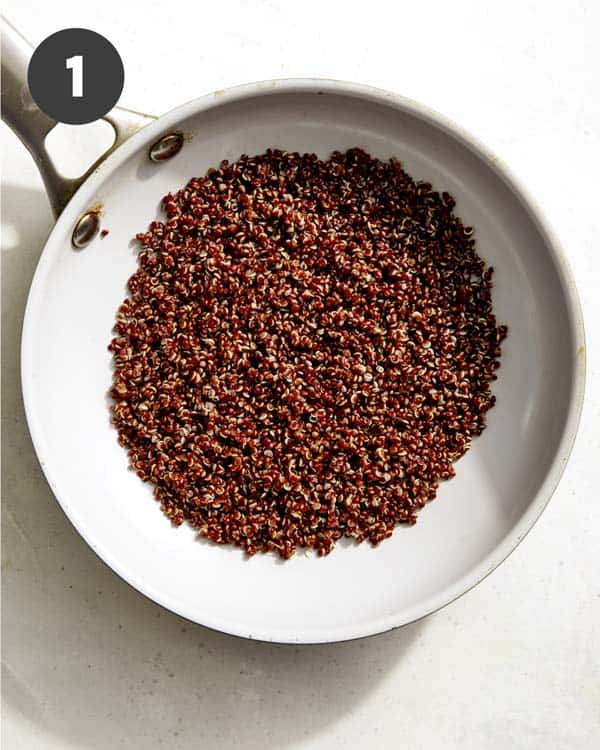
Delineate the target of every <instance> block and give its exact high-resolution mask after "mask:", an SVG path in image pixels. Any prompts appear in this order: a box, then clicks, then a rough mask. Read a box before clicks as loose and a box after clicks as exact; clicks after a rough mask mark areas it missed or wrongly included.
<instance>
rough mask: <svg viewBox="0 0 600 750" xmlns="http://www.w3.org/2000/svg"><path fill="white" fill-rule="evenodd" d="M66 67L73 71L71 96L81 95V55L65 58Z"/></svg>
mask: <svg viewBox="0 0 600 750" xmlns="http://www.w3.org/2000/svg"><path fill="white" fill-rule="evenodd" d="M67 68H68V69H70V70H72V71H73V75H72V79H73V93H72V96H77V97H79V96H83V55H75V57H68V58H67Z"/></svg>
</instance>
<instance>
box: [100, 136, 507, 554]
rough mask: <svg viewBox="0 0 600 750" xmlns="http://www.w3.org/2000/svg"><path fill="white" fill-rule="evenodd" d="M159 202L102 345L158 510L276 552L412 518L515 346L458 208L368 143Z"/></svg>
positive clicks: (264, 161) (274, 154)
mask: <svg viewBox="0 0 600 750" xmlns="http://www.w3.org/2000/svg"><path fill="white" fill-rule="evenodd" d="M163 203H164V209H165V211H166V220H165V221H164V222H154V223H152V224H151V225H150V227H149V230H148V232H147V233H145V234H140V235H138V240H139V241H140V243H141V246H142V247H141V251H140V253H139V267H138V269H137V271H136V272H135V274H134V275H133V276H132V277H131V279H130V280H129V291H130V295H129V297H128V298H127V299H126V300H125V301H124V302H123V304H122V305H121V307H120V309H119V312H118V318H117V324H116V327H115V332H116V337H115V338H114V339H113V341H112V343H111V344H110V347H109V348H110V349H111V351H112V352H113V356H114V364H115V368H114V382H113V387H112V391H111V394H112V397H113V399H114V404H113V406H112V416H113V421H114V424H115V425H116V427H117V429H118V433H119V440H120V442H121V444H122V445H123V446H124V447H125V448H126V449H127V450H128V453H129V460H130V464H131V466H132V467H133V468H134V469H135V471H136V472H137V473H138V475H139V476H140V477H141V479H143V480H144V481H148V482H151V483H152V484H153V485H154V492H155V496H156V498H157V500H158V501H160V504H161V506H162V509H163V511H164V512H165V513H166V515H167V516H168V517H169V518H170V519H171V520H172V521H173V522H174V523H176V524H180V523H182V522H183V521H184V520H187V521H189V522H190V523H191V524H193V526H195V527H196V528H197V529H198V531H199V533H200V534H201V535H202V536H205V537H209V538H210V539H212V540H213V541H215V542H218V543H230V544H236V545H239V546H240V547H242V548H243V549H244V550H245V551H246V552H247V553H248V554H250V555H252V554H254V553H256V552H257V551H270V550H275V551H277V552H278V553H279V554H281V555H282V556H283V557H284V558H288V557H290V556H291V555H292V554H293V553H294V551H295V550H296V548H297V547H298V546H301V547H312V548H314V549H316V550H317V551H318V552H319V553H320V554H326V553H328V552H330V551H331V549H332V548H333V546H334V545H335V542H336V541H337V540H338V539H340V538H341V537H351V538H353V539H355V540H356V541H358V542H362V541H363V540H369V541H370V542H372V543H373V544H376V543H378V542H380V541H381V540H383V539H385V538H386V537H389V536H390V535H391V534H392V532H393V530H394V527H395V526H396V524H398V523H408V524H412V523H414V522H415V520H416V514H417V511H418V510H419V509H420V508H422V507H423V506H424V504H425V503H426V502H427V501H428V500H433V498H434V497H435V495H436V490H437V488H438V485H439V482H440V480H443V479H448V478H449V477H452V476H453V475H454V469H453V466H452V464H453V462H454V461H456V459H458V458H459V457H460V456H461V455H462V454H463V453H464V452H465V451H466V450H467V449H468V447H469V445H470V443H471V439H472V437H473V436H474V435H479V434H480V433H481V431H482V430H483V429H484V427H485V414H486V412H487V410H488V409H489V408H490V407H491V406H493V404H494V400H495V399H494V396H493V395H492V394H491V391H490V382H491V381H492V380H494V379H495V375H494V370H495V369H496V368H497V367H498V366H499V361H498V358H499V356H500V343H501V341H502V339H503V338H504V336H505V335H506V328H505V327H504V326H497V325H496V319H495V317H494V315H493V313H492V304H491V287H492V283H491V276H492V269H491V268H487V269H486V267H485V265H484V263H483V261H482V260H481V259H480V258H479V257H478V256H477V254H476V252H475V246H474V241H473V239H472V238H471V234H472V230H471V229H470V228H465V227H464V226H463V225H462V223H461V221H460V219H459V218H458V217H456V216H455V215H454V214H453V207H454V201H453V199H452V198H451V197H450V196H449V195H448V194H447V193H443V194H441V195H440V194H438V193H436V192H434V191H432V189H431V185H429V184H427V183H418V182H415V181H414V180H413V179H411V177H410V176H409V175H407V174H406V172H404V171H403V170H402V168H401V165H400V164H399V163H398V162H397V161H394V160H391V161H389V162H387V163H384V162H382V161H379V160H377V159H373V158H371V157H370V156H369V155H368V154H366V153H365V152H364V151H361V150H359V149H352V150H350V151H348V152H346V153H340V152H335V153H333V154H332V155H331V157H330V158H329V159H328V160H327V161H321V160H319V159H318V158H317V157H316V156H315V155H314V154H298V153H287V152H282V151H278V150H269V151H267V152H266V153H265V154H263V155H260V156H252V157H249V156H246V155H244V156H242V157H241V158H240V159H239V160H238V161H237V162H235V163H233V164H228V163H227V162H223V163H222V164H221V166H220V168H219V169H217V170H210V171H209V172H208V174H207V175H206V176H205V177H203V178H198V179H192V180H191V181H190V182H189V184H188V185H187V186H186V187H185V188H184V189H182V190H180V191H179V192H178V193H176V194H173V195H171V194H170V195H167V196H166V197H165V198H164V201H163Z"/></svg>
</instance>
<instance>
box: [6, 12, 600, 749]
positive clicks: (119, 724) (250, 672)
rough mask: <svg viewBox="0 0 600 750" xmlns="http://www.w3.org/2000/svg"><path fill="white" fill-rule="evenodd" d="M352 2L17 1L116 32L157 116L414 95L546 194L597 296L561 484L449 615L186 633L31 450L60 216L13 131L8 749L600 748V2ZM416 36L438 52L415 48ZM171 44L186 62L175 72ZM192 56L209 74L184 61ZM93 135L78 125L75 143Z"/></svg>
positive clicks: (590, 305) (35, 26)
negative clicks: (128, 579)
mask: <svg viewBox="0 0 600 750" xmlns="http://www.w3.org/2000/svg"><path fill="white" fill-rule="evenodd" d="M348 5H349V4H347V3H339V2H331V3H328V4H325V3H318V2H305V3H303V4H292V3H284V2H283V0H278V1H277V2H275V1H274V2H245V3H242V2H240V3H237V2H223V3H221V4H216V5H213V6H212V7H210V6H209V4H202V6H201V5H200V4H197V3H184V4H183V5H182V6H178V7H179V10H178V11H173V10H170V11H169V14H168V15H167V16H166V15H165V13H164V12H163V11H162V10H161V6H160V4H158V3H156V2H144V3H139V2H130V3H127V4H124V3H116V2H114V1H113V0H108V1H107V2H104V3H103V4H102V5H101V6H99V5H90V6H89V7H82V6H81V4H75V3H73V2H71V1H70V0H57V2H55V3H53V4H51V5H49V6H47V7H46V6H39V7H38V4H35V6H34V3H33V2H32V1H31V0H21V2H14V1H13V0H5V3H4V6H3V12H4V13H5V14H6V15H7V16H8V17H9V19H10V20H11V21H12V22H13V23H14V24H15V25H17V26H18V27H19V28H20V29H21V30H22V31H23V33H24V34H25V35H26V36H27V37H28V38H29V39H30V40H31V41H32V42H33V43H38V42H39V41H41V40H42V39H43V38H44V37H45V36H47V35H48V34H49V33H51V32H52V31H55V30H57V29H59V28H64V27H68V26H74V25H80V26H87V27H90V28H94V29H96V30H98V31H100V32H101V33H103V34H105V35H106V36H108V37H109V38H110V39H111V40H112V41H113V42H114V43H115V44H116V46H117V48H118V49H119V50H120V52H121V54H122V56H123V59H124V62H125V67H126V85H125V90H124V93H123V96H122V99H121V101H122V103H123V104H124V105H126V106H130V107H132V108H137V109H141V110H143V111H154V112H156V113H160V112H163V111H166V110H167V109H169V108H171V107H173V106H174V105H176V104H178V103H180V102H182V101H185V100H188V99H191V98H194V97H195V96H197V95H198V94H199V93H203V92H205V91H209V90H212V89H219V88H225V87H226V86H229V85H232V84H235V83H241V82H244V81H247V80H258V79H263V78H271V77H283V76H300V75H315V76H329V77H334V78H343V79H350V80H358V81H362V82H364V83H369V84H374V85H378V86H382V87H384V88H388V89H392V90H395V91H398V92H400V93H402V94H404V95H406V96H409V97H414V98H415V99H418V100H420V101H422V102H424V103H425V104H428V105H430V106H432V107H434V108H436V109H438V110H440V111H442V112H444V114H446V115H448V116H450V117H451V118H453V119H455V120H456V121H458V122H459V123H460V124H461V125H463V126H464V127H466V128H467V129H469V130H471V131H472V132H473V133H474V134H475V135H476V136H478V137H479V138H481V139H482V140H483V141H484V142H485V143H486V144H487V145H488V146H489V147H491V148H492V149H493V150H494V151H496V153H498V154H499V155H500V156H501V157H502V158H503V159H504V160H505V161H506V162H507V164H508V165H509V167H511V168H512V170H513V171H514V173H515V174H516V175H517V177H518V178H520V179H521V181H522V182H523V183H524V184H525V185H526V186H527V187H528V188H529V190H530V191H531V192H532V194H533V195H534V196H535V197H536V198H537V200H538V202H539V203H540V205H541V207H542V209H543V210H544V211H545V213H546V215H547V216H548V217H549V219H550V221H551V223H552V225H553V227H554V229H555V230H556V232H557V233H558V236H559V239H560V240H561V241H562V243H563V246H564V248H565V251H566V253H567V255H568V257H569V260H570V263H571V266H572V269H573V271H574V274H575V278H576V280H577V283H578V287H579V291H580V295H581V300H582V304H583V310H584V316H585V321H586V327H587V339H588V341H587V344H588V389H587V397H586V404H585V407H584V413H583V418H582V425H581V431H580V435H579V438H578V440H577V443H576V446H575V450H574V453H573V456H572V459H571V462H570V464H569V467H568V469H567V471H566V474H565V476H564V478H563V480H562V482H561V485H560V487H559V489H558V491H557V493H556V494H555V497H554V499H553V500H552V502H551V503H550V505H549V507H548V509H547V510H546V512H545V513H544V515H543V516H542V519H541V520H540V522H539V523H538V524H537V525H536V527H535V528H534V530H533V531H532V532H531V534H530V535H529V537H528V538H527V539H526V540H525V542H524V543H523V544H522V545H521V547H520V548H519V549H518V550H517V551H516V552H515V553H514V554H513V556H512V557H511V558H510V559H509V560H508V561H507V562H506V563H505V564H504V565H503V566H502V567H501V568H500V569H499V570H498V571H496V572H495V573H494V574H492V576H491V577H490V578H488V579H487V581H485V582H484V583H483V584H481V585H480V586H479V587H478V588H476V589H475V590H474V591H473V592H471V593H470V594H468V595H466V596H465V597H463V598H462V599H461V600H459V601H458V602H456V603H454V604H453V605H451V606H450V607H448V608H446V609H445V610H442V611H441V612H439V613H438V614H436V615H434V616H431V617H429V618H427V619H426V620H424V621H421V622H420V623H417V624H415V625H412V626H409V627H407V628H404V629H403V630H400V631H396V632H393V633H389V634H387V635H384V636H379V637H377V638H372V639H368V640H365V641H358V642H353V643H347V644H341V645H337V646H318V647H303V648H295V647H286V646H269V645H265V644H260V643H251V642H246V641H241V640H238V639H235V638H231V637H227V636H223V635H220V634H218V633H213V632H210V631H207V630H204V629H202V628H199V627H197V626H193V625H190V624H189V623H186V622H185V621H183V620H181V619H179V618H177V617H175V616H174V615H171V614H169V613H168V612H166V611H164V610H162V609H160V608H159V607H157V606H156V605H154V604H152V603H151V602H149V601H147V600H146V599H144V598H143V597H142V596H141V595H139V594H137V593H136V592H134V591H133V590H132V589H130V588H129V587H128V586H127V585H126V584H125V583H123V582H122V581H121V580H120V579H118V578H117V577H116V576H115V575H114V574H113V573H111V571H110V570H108V569H107V568H106V567H105V566H104V565H103V564H102V563H101V562H99V560H98V559H97V558H96V557H95V556H94V554H93V553H92V552H91V551H90V550H89V549H88V548H87V546H86V545H85V544H84V543H83V542H82V541H81V540H80V538H79V537H78V536H77V535H76V533H75V532H74V531H73V530H72V528H71V526H70V525H69V523H68V521H67V520H66V519H65V517H64V516H63V514H62V512H61V511H60V510H59V508H58V506H57V504H56V503H55V501H54V499H53V497H52V495H51V493H50V491H49V490H48V488H47V486H46V484H45V482H44V480H43V478H42V476H41V472H40V469H39V467H38V465H37V461H36V458H35V455H34V454H33V451H32V448H31V444H30V442H29V437H28V434H27V428H26V426H25V423H24V417H23V412H22V406H21V402H20V394H19V383H18V341H19V333H20V324H21V319H22V314H23V305H24V302H25V298H26V293H27V286H28V283H29V281H30V279H31V275H32V273H33V269H34V266H35V262H36V260H37V257H38V255H39V252H40V249H41V247H42V245H43V242H44V239H45V236H46V234H47V233H48V231H49V228H50V226H51V217H50V211H49V208H48V205H47V201H46V198H45V196H44V194H43V191H42V186H41V181H40V179H39V177H38V176H37V173H36V172H35V168H34V166H33V164H32V162H31V161H30V159H29V157H28V155H27V154H26V152H25V151H24V149H23V148H22V147H21V146H20V145H19V144H18V142H17V140H16V139H15V138H14V137H13V136H12V134H11V133H10V132H9V131H8V130H7V129H6V128H5V127H4V126H3V127H2V133H1V136H2V150H3V157H4V158H3V175H2V209H3V212H2V260H3V268H2V270H3V280H2V284H3V336H4V344H3V358H2V370H3V372H2V375H3V388H4V392H3V452H2V459H3V487H2V489H3V505H2V514H3V528H2V536H3V552H2V567H3V611H2V616H3V686H2V689H3V723H2V740H3V747H6V748H7V749H10V750H13V748H14V749H15V750H20V749H21V748H23V749H25V748H26V749H27V750H29V748H52V749H54V748H89V749H90V750H104V748H144V749H146V748H148V749H150V750H151V749H153V748H159V747H165V748H175V749H177V748H186V749H187V748H195V747H203V748H219V750H220V749H221V748H223V749H224V750H227V748H233V747H243V748H250V749H252V748H266V749H267V750H270V748H303V749H307V748H310V749H311V750H312V748H315V750H321V749H323V750H324V749H325V748H337V747H339V748H355V747H359V746H366V747H372V748H379V747H382V748H388V747H390V748H392V747H397V746H398V745H399V743H401V744H402V746H404V747H408V748H427V750H429V749H430V748H434V749H435V748H437V747H440V748H442V747H443V748H445V749H446V748H459V747H460V748H465V747H466V748H470V747H475V748H491V749H493V750H495V749H496V748H498V750H500V748H502V750H503V749H504V748H505V747H515V748H527V749H528V750H529V748H538V747H540V748H541V747H552V748H553V749H554V748H557V749H558V750H561V749H562V748H564V749H565V750H567V749H568V750H570V749H571V748H584V750H587V748H592V747H596V746H597V744H598V741H599V738H600V708H599V707H600V671H599V664H600V626H599V622H600V580H599V579H600V573H599V571H600V543H599V541H598V538H599V534H600V532H599V529H600V504H599V503H598V499H597V496H598V494H599V492H598V485H599V484H600V470H599V461H598V455H599V454H600V298H599V295H598V292H597V290H598V285H599V283H600V270H599V269H600V265H599V264H598V261H597V237H598V233H599V230H600V220H599V219H598V209H597V201H598V174H599V173H600V99H599V98H598V95H597V90H596V89H597V74H596V73H595V70H597V69H598V67H599V66H600V51H599V50H598V48H597V44H596V39H597V36H598V32H599V30H600V8H599V7H598V6H597V4H595V3H592V2H578V3H573V2H569V3H567V2H557V3H553V4H549V3H543V2H521V3H517V2H515V1H511V2H507V3H503V4H502V5H500V4H497V6H494V7H493V8H491V7H489V5H488V4H483V3H476V2H464V0H458V1H457V2H455V3H453V4H447V3H442V2H435V3H430V4H428V7H426V8H425V7H423V8H420V7H419V6H417V4H414V3H410V4H408V3H407V4H404V3H394V4H392V3H385V2H371V3H369V5H368V7H367V6H362V7H361V9H360V10H357V11H356V12H352V11H349V10H348V7H347V6H348ZM423 5H424V4H423ZM484 5H486V6H487V7H486V8H484V7H483V6H484ZM34 7H35V13H34V12H32V11H33V10H34ZM171 7H173V6H171ZM422 48H426V49H427V57H423V56H422V57H421V60H420V62H419V61H418V54H419V51H420V50H421V49H422ZM420 54H421V55H423V53H420ZM167 59H168V60H171V61H172V62H178V63H179V65H180V70H179V73H178V75H177V77H176V78H173V77H172V76H171V75H170V73H169V69H168V65H167V64H166V63H167ZM192 62H193V63H194V64H193V70H194V74H193V75H191V74H190V73H189V72H188V73H186V63H187V64H188V65H187V67H188V70H191V69H192V65H191V63H192ZM198 71H200V74H198ZM82 132H83V131H77V134H76V135H75V136H73V138H74V139H75V140H74V141H72V143H74V144H75V145H76V146H78V145H79V143H82V142H83V140H84V137H83V135H82ZM549 406H551V405H549Z"/></svg>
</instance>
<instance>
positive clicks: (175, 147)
mask: <svg viewBox="0 0 600 750" xmlns="http://www.w3.org/2000/svg"><path fill="white" fill-rule="evenodd" d="M182 146H183V135H182V134H181V133H169V135H163V137H162V138H159V139H158V141H156V143H155V144H153V145H152V146H150V151H149V153H148V156H149V157H150V161H155V162H159V161H166V160H167V159H172V158H173V157H174V156H175V154H178V153H179V152H180V151H181V147H182Z"/></svg>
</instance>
